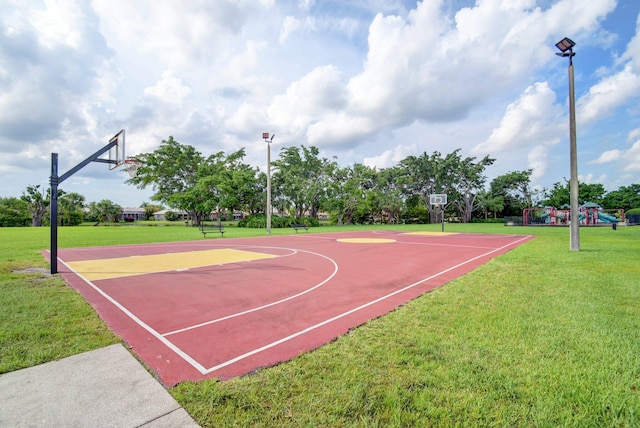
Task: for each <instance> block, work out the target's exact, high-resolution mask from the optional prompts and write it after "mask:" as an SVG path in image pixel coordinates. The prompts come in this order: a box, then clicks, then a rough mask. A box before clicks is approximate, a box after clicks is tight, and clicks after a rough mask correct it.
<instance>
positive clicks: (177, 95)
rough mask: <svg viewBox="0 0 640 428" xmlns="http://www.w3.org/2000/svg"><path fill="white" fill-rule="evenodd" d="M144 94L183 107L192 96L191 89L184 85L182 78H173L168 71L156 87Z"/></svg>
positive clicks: (147, 89) (146, 90)
mask: <svg viewBox="0 0 640 428" xmlns="http://www.w3.org/2000/svg"><path fill="white" fill-rule="evenodd" d="M144 94H145V95H152V96H154V97H156V98H158V99H159V100H160V101H162V102H163V103H166V104H173V105H177V106H181V105H182V102H183V100H184V99H185V98H186V97H187V96H188V95H189V94H191V88H189V87H187V86H185V85H183V84H182V80H181V79H180V78H178V77H174V76H172V73H171V72H168V71H167V72H165V73H163V74H162V79H161V80H160V81H159V82H158V83H157V84H156V85H155V86H153V87H149V88H146V89H145V90H144Z"/></svg>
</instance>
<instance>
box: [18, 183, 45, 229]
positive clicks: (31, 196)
mask: <svg viewBox="0 0 640 428" xmlns="http://www.w3.org/2000/svg"><path fill="white" fill-rule="evenodd" d="M49 193H51V191H50V189H47V190H46V191H45V190H42V191H41V190H40V185H39V184H38V185H31V186H28V187H27V189H26V190H25V191H24V192H22V197H21V199H22V200H23V201H25V202H26V203H27V206H28V207H29V211H30V212H31V225H32V226H36V227H39V226H42V219H43V217H44V215H45V214H46V213H47V209H48V208H49V203H50V198H49Z"/></svg>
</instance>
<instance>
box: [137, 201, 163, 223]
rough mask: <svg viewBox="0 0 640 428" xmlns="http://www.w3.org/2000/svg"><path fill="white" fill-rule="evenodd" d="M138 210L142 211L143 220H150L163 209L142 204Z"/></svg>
mask: <svg viewBox="0 0 640 428" xmlns="http://www.w3.org/2000/svg"><path fill="white" fill-rule="evenodd" d="M140 208H143V209H144V219H145V220H151V219H152V218H153V214H155V213H157V212H158V211H162V210H163V209H164V207H163V206H162V205H154V204H150V203H149V202H143V203H142V205H140Z"/></svg>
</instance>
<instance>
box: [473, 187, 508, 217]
mask: <svg viewBox="0 0 640 428" xmlns="http://www.w3.org/2000/svg"><path fill="white" fill-rule="evenodd" d="M478 205H479V206H480V208H482V212H483V214H484V219H485V220H486V219H487V218H488V217H489V213H490V212H491V213H493V218H497V216H498V214H497V213H498V212H501V211H502V210H503V209H504V199H503V197H502V196H500V195H497V196H496V195H493V194H492V193H491V192H489V191H487V190H483V191H481V192H479V193H478Z"/></svg>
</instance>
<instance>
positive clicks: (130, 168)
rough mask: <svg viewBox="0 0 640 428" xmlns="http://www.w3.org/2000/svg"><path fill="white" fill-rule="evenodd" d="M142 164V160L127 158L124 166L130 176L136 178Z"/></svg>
mask: <svg viewBox="0 0 640 428" xmlns="http://www.w3.org/2000/svg"><path fill="white" fill-rule="evenodd" d="M141 165H142V162H140V161H139V160H135V159H125V160H124V167H123V168H122V169H123V170H125V171H126V172H127V174H129V177H131V178H135V177H136V176H137V175H138V168H140V166H141Z"/></svg>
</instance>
